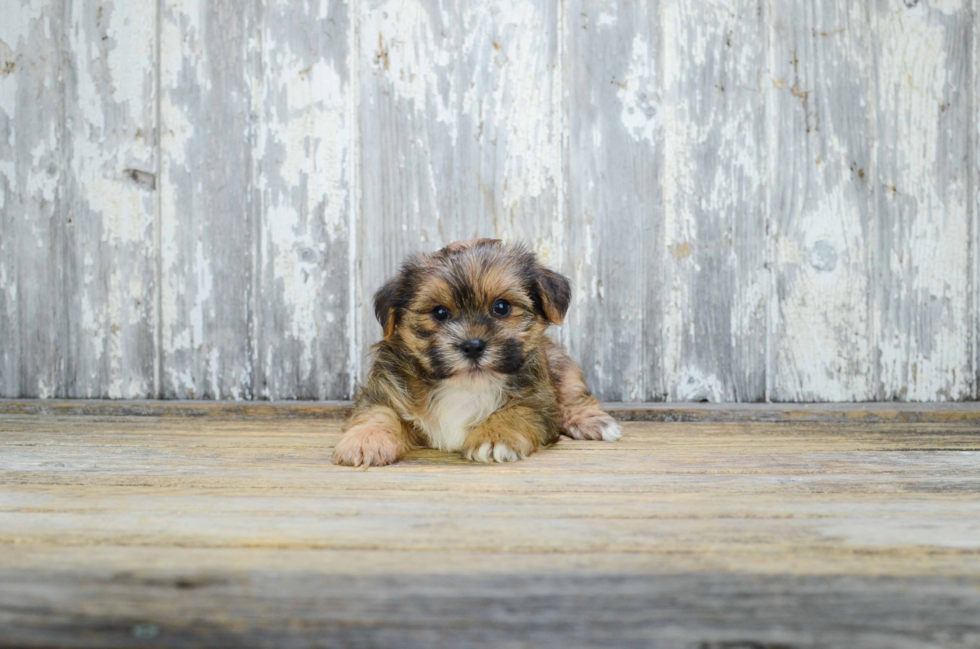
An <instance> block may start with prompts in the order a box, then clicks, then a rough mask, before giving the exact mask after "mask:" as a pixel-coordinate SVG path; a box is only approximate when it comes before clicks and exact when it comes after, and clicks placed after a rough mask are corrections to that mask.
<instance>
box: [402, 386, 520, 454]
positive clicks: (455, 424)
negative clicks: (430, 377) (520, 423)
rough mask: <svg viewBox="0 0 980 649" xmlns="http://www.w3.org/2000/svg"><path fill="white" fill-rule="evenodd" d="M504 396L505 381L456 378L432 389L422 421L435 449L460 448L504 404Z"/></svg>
mask: <svg viewBox="0 0 980 649" xmlns="http://www.w3.org/2000/svg"><path fill="white" fill-rule="evenodd" d="M502 397H503V384H502V382H501V381H498V380H495V379H493V378H489V377H478V378H469V377H463V378H453V379H450V380H449V381H447V382H446V384H445V385H442V386H440V387H439V388H437V389H435V390H434V391H433V392H432V396H431V398H430V401H429V409H428V410H427V411H426V412H425V414H424V415H422V417H420V418H419V419H418V423H419V425H420V426H421V427H422V429H423V430H424V431H425V432H426V433H427V434H428V436H429V440H430V444H431V446H432V448H438V449H441V450H443V451H458V450H459V449H460V448H462V446H463V442H464V441H465V440H466V436H467V435H468V434H469V432H470V431H471V430H473V428H475V427H476V426H479V425H480V424H482V423H483V422H484V421H486V420H487V418H488V417H490V415H492V414H493V413H494V412H495V411H496V410H497V409H498V408H499V407H500V403H501V401H502Z"/></svg>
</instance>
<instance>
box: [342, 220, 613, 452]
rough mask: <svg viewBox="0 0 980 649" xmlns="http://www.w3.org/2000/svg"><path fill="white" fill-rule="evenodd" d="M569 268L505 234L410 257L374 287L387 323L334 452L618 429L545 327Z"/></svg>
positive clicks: (528, 440)
mask: <svg viewBox="0 0 980 649" xmlns="http://www.w3.org/2000/svg"><path fill="white" fill-rule="evenodd" d="M570 298H571V288H570V286H569V283H568V280H567V279H566V278H565V277H562V276H561V275H559V274H557V273H554V272H552V271H550V270H548V269H547V268H544V267H543V266H542V265H541V264H539V263H538V261H537V259H536V258H535V256H534V254H533V253H531V252H530V251H529V250H527V248H525V247H524V246H507V245H504V244H503V243H501V242H500V241H498V240H495V239H476V240H473V241H464V242H458V243H454V244H450V245H448V246H446V247H445V248H443V249H442V250H440V251H438V252H436V253H433V254H420V255H415V256H413V257H410V258H409V259H408V260H407V261H406V262H405V263H404V264H403V265H402V267H401V270H400V271H399V273H398V275H396V276H395V277H394V278H393V279H391V280H390V281H389V282H388V283H387V284H385V285H384V286H383V287H381V289H380V290H379V291H378V292H377V293H376V294H375V296H374V311H375V314H376V315H377V317H378V321H379V322H380V323H381V326H382V327H383V329H384V339H383V340H382V341H381V342H380V343H378V344H377V345H375V352H376V355H375V359H374V363H373V365H372V367H371V371H370V374H369V376H368V381H367V384H366V385H365V386H364V388H363V390H361V392H360V393H359V394H358V397H357V403H356V405H355V406H354V412H353V414H352V415H351V417H350V419H349V420H348V421H347V423H346V425H345V428H344V431H345V432H344V436H343V438H341V440H340V442H339V443H338V444H337V448H336V449H335V450H334V456H333V460H334V462H335V463H336V464H345V465H348V466H371V465H377V466H381V465H385V464H391V463H392V462H395V461H397V460H398V459H399V458H401V457H402V456H403V455H404V454H405V451H407V450H408V449H409V448H411V447H413V446H428V447H431V448H438V449H443V450H446V451H460V452H461V453H462V455H463V456H464V457H466V458H469V459H471V460H477V461H479V462H508V461H512V460H519V459H522V458H525V457H527V456H528V455H530V454H531V453H533V452H534V451H536V450H537V449H538V448H540V447H542V446H547V445H548V444H552V443H554V442H556V441H557V440H558V436H559V435H561V434H562V433H564V434H566V435H568V436H569V437H573V438H575V439H605V440H615V439H619V436H620V429H619V425H618V424H617V423H616V422H615V421H614V420H613V419H612V417H610V416H609V415H608V414H606V413H605V412H604V411H603V410H602V407H601V406H600V405H599V402H598V401H597V400H596V399H595V398H594V397H593V396H592V395H591V394H589V390H588V389H587V388H586V387H585V381H584V379H583V377H582V371H581V370H580V369H579V367H578V365H576V364H575V362H574V361H573V360H571V359H570V358H569V357H568V356H567V355H566V354H565V352H564V351H562V349H561V348H560V347H558V346H556V345H555V344H554V343H552V342H551V340H550V339H549V338H548V337H547V336H546V335H545V330H546V329H547V328H548V326H549V325H551V324H556V325H560V324H561V323H562V321H563V320H564V318H565V312H566V311H567V310H568V303H569V300H570Z"/></svg>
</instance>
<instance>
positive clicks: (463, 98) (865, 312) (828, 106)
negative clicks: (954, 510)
mask: <svg viewBox="0 0 980 649" xmlns="http://www.w3.org/2000/svg"><path fill="white" fill-rule="evenodd" d="M977 2H978V0H931V1H930V0H868V1H864V0H861V1H854V0H765V1H761V2H760V1H750V0H659V1H655V0H641V1H634V0H625V1H619V2H612V1H600V0H495V1H492V2H484V1H482V0H469V1H466V2H456V1H454V0H400V1H396V0H387V1H385V0H348V1H346V2H341V1H328V0H156V1H155V2H124V1H122V0H115V1H113V0H103V1H101V2H100V1H97V0H4V1H3V6H2V18H0V214H2V220H0V396H11V397H13V396H27V397H32V396H39V397H113V398H153V397H163V398H228V399H290V398H300V399H323V398H344V397H348V396H350V395H351V393H352V389H353V388H354V386H355V385H356V383H357V380H358V377H359V376H361V375H362V373H363V370H364V361H365V358H366V354H367V353H368V351H369V347H370V344H371V343H372V342H373V341H374V340H375V339H376V338H377V337H378V335H379V333H380V332H379V327H378V325H377V323H376V322H375V321H374V319H373V317H372V316H371V311H370V296H371V294H372V292H373V291H374V289H375V288H376V287H377V286H378V285H379V284H380V283H381V282H382V280H383V279H384V278H385V277H386V276H388V275H390V274H391V273H392V272H393V270H394V269H395V267H396V264H397V263H398V261H399V259H400V258H401V257H402V256H403V255H404V254H405V253H407V252H409V251H411V250H415V249H420V248H421V249H434V248H437V247H439V246H441V245H442V244H444V243H446V242H448V241H452V240H456V239H464V238H470V237H473V236H477V235H480V236H498V237H503V238H505V239H509V240H513V239H517V238H523V239H526V240H528V241H530V242H532V243H533V245H534V247H535V248H536V249H537V250H538V251H539V252H540V254H541V256H542V257H543V258H544V259H545V260H546V261H547V262H548V263H549V264H551V265H552V266H554V267H556V268H561V269H563V270H564V272H565V273H566V274H568V275H569V276H570V277H571V278H572V279H573V282H574V288H575V298H574V302H573V305H572V310H571V314H570V317H569V320H568V322H567V325H566V327H565V328H564V329H563V330H561V331H560V332H559V333H558V334H557V335H558V336H559V337H560V338H562V339H563V341H564V342H565V343H566V344H567V345H568V346H569V348H570V349H571V351H572V353H573V354H574V355H575V356H576V357H578V358H579V359H581V360H582V363H583V366H584V368H585V371H586V374H587V376H588V379H589V382H590V383H591V385H592V386H593V387H594V388H595V390H596V391H597V392H598V393H599V394H600V395H601V396H602V397H603V398H605V399H609V400H626V401H639V400H665V399H667V400H705V399H706V400H711V401H759V400H766V399H768V400H772V401H823V400H832V401H834V400H837V401H847V400H875V399H878V400H892V399H897V400H954V399H959V400H962V399H970V398H976V397H977V396H978V392H977V391H978V383H980V381H978V372H980V354H978V344H977V340H978V327H980V317H978V316H980V313H978V303H980V298H978V290H980V271H978V256H980V255H978V252H980V240H978V232H980V228H978V224H977V207H976V199H975V195H976V190H977V175H978V156H977V146H976V144H977V134H978V122H980V104H978V102H977V98H978V96H980V95H978V93H980V83H978V78H977V74H976V71H977V65H976V61H977V50H976V44H977V38H976V30H977V29H978V22H977V20H976V19H975V16H976V14H977V7H976V4H977Z"/></svg>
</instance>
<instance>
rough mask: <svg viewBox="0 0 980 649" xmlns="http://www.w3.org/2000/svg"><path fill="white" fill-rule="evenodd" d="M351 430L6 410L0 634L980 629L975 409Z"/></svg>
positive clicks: (842, 639)
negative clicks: (499, 448)
mask: <svg viewBox="0 0 980 649" xmlns="http://www.w3.org/2000/svg"><path fill="white" fill-rule="evenodd" d="M954 410H955V409H954ZM339 435H340V423H339V422H337V421H320V422H317V421H310V420H287V419H277V418H272V419H270V418H265V419H255V418H251V417H213V418H206V419H204V418H192V419H188V418H181V417H110V416H102V417H95V416H82V417H79V416H67V417H62V416H50V415H46V416H38V415H0V440H2V441H0V449H2V451H0V547H2V548H3V551H0V625H2V627H3V629H4V633H3V634H0V646H23V645H25V644H48V645H66V646H94V645H98V646H129V645H132V643H133V642H134V641H139V642H141V643H147V644H150V645H155V646H178V645H180V646H188V645H215V644H223V645H235V646H262V645H265V644H268V643H270V642H273V640H274V641H275V643H276V644H279V645H282V644H288V645H289V646H313V645H316V644H317V643H318V642H321V641H322V638H323V637H327V636H326V635H325V634H328V635H329V637H330V638H331V639H332V642H333V643H334V644H340V645H346V644H372V643H381V644H390V643H395V644H399V645H406V646H416V645H419V646H421V645H427V646H431V645H432V644H440V643H443V642H445V641H446V639H447V638H449V637H452V638H453V642H454V643H458V642H462V641H463V640H465V642H466V643H467V644H473V645H480V646H509V645H511V644H517V643H520V642H523V643H524V644H527V643H533V644H535V645H542V646H559V645H562V646H579V645H582V646H585V645H591V644H595V643H604V644H615V645H617V646H633V645H636V646H651V645H654V646H667V647H674V646H678V647H688V646H718V647H721V646H772V645H776V646H792V647H829V646H857V647H863V646H869V647H879V646H880V647H884V646H904V647H928V646H937V645H939V646H944V647H971V646H974V645H975V640H976V639H977V638H978V637H980V625H978V623H977V620H978V619H980V617H978V615H980V543H978V539H980V522H978V521H980V499H978V498H977V493H978V488H980V483H978V482H977V476H976V471H975V466H976V461H977V458H978V457H980V426H978V425H977V421H976V420H972V421H961V422H955V421H947V422H940V423H896V422H892V423H867V422H851V423H840V422H835V423H797V422H792V421H786V420H784V421H780V422H774V423H696V424H691V423H649V422H642V423H640V422H635V423H634V422H630V423H626V424H625V427H624V436H623V439H622V440H621V441H620V442H617V443H603V442H575V441H571V440H562V441H561V442H559V443H558V444H557V445H555V446H554V447H552V448H549V449H545V450H542V451H540V452H539V453H536V454H534V455H533V456H531V457H530V458H529V459H528V460H526V461H523V462H518V463H513V464H507V465H499V466H486V465H479V464H474V463H470V462H466V461H463V460H461V459H459V457H458V455H456V454H451V453H442V452H438V451H428V450H426V451H414V452H412V453H411V454H410V455H409V456H408V458H406V460H404V461H402V462H400V463H398V464H396V465H394V466H391V467H386V468H384V469H372V470H369V471H362V470H353V469H347V468H341V467H335V466H333V465H332V464H331V463H330V462H329V457H330V451H331V449H332V447H333V446H334V444H335V443H336V441H337V440H338V439H339ZM461 639H462V640H461ZM736 642H740V643H742V644H741V645H737V644H734V645H733V644H732V643H736ZM712 643H714V644H712Z"/></svg>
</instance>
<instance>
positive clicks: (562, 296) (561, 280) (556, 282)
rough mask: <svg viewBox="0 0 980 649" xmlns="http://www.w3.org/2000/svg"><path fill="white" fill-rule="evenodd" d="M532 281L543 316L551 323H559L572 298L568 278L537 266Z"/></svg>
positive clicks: (563, 319)
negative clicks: (535, 275)
mask: <svg viewBox="0 0 980 649" xmlns="http://www.w3.org/2000/svg"><path fill="white" fill-rule="evenodd" d="M534 283H535V289H536V293H537V295H536V297H537V299H538V301H540V304H541V311H542V313H543V314H544V317H546V318H547V319H548V320H549V321H550V322H551V323H553V324H556V325H561V323H562V322H564V321H565V313H567V312H568V304H569V302H571V300H572V285H571V284H570V283H569V281H568V278H567V277H565V276H564V275H559V274H558V273H555V272H552V271H550V270H548V269H547V268H544V267H543V266H539V267H538V272H537V277H536V278H535V281H534Z"/></svg>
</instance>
